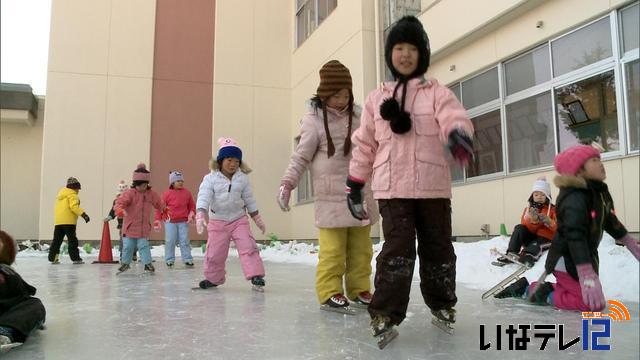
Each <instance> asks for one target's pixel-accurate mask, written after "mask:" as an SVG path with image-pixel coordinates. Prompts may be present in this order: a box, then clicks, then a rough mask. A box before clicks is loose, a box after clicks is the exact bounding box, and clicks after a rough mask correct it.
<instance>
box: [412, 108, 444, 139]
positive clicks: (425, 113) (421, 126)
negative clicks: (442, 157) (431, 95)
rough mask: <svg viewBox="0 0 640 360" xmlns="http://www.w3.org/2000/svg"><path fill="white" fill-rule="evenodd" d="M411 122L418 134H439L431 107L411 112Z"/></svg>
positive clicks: (438, 126) (438, 127)
mask: <svg viewBox="0 0 640 360" xmlns="http://www.w3.org/2000/svg"><path fill="white" fill-rule="evenodd" d="M418 111H420V112H418ZM413 124H414V127H415V129H416V134H418V135H421V136H438V135H439V134H440V125H439V124H438V123H437V122H436V119H435V117H434V115H433V111H432V110H431V109H426V108H425V109H422V110H416V113H415V114H413Z"/></svg>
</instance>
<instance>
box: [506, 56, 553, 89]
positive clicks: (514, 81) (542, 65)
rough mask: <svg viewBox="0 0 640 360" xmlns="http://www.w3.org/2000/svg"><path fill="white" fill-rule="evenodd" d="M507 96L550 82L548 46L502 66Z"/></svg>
mask: <svg viewBox="0 0 640 360" xmlns="http://www.w3.org/2000/svg"><path fill="white" fill-rule="evenodd" d="M504 74H505V86H506V88H507V95H512V94H515V93H517V92H518V91H522V90H525V89H528V88H530V87H532V86H535V85H540V84H542V83H545V82H547V81H549V80H551V67H550V66H549V46H547V45H545V46H542V47H540V48H538V49H536V50H533V51H532V52H530V53H527V54H525V55H523V56H521V57H519V58H517V59H515V60H512V61H509V62H507V63H506V64H505V65H504Z"/></svg>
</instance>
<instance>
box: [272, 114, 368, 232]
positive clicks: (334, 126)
mask: <svg viewBox="0 0 640 360" xmlns="http://www.w3.org/2000/svg"><path fill="white" fill-rule="evenodd" d="M354 112H355V114H354V115H353V116H352V124H351V131H352V133H353V131H355V129H357V128H358V126H359V125H360V118H359V117H360V108H359V107H357V106H354ZM327 120H328V124H329V133H330V134H331V139H332V140H333V145H334V147H335V153H334V154H333V156H332V157H330V158H328V157H327V150H328V143H327V136H326V133H325V131H324V120H323V118H322V109H317V110H316V109H315V108H314V107H313V105H312V104H311V103H310V102H308V103H307V113H306V114H305V115H304V117H303V118H302V126H301V129H300V143H299V144H298V147H297V148H296V150H295V152H294V153H293V155H291V160H290V162H289V167H288V168H287V170H286V172H285V174H284V177H283V178H282V181H287V182H289V183H290V184H291V185H292V186H293V187H297V185H298V181H299V180H300V177H301V176H302V174H303V173H304V172H305V170H306V169H307V168H309V169H310V171H311V177H312V180H313V192H314V205H315V223H316V226H317V227H319V228H339V227H352V226H365V225H368V224H373V223H375V222H376V221H378V217H379V215H378V205H377V204H376V201H375V200H374V199H373V194H372V193H371V189H370V187H369V186H367V187H365V201H366V204H367V213H368V215H369V220H365V221H360V220H357V219H355V218H354V217H353V216H351V213H350V212H349V208H348V207H347V195H346V193H345V181H346V179H347V175H348V174H347V172H348V169H349V160H350V159H351V154H349V155H347V156H344V139H345V138H346V136H347V131H348V129H347V125H348V123H349V116H348V112H347V110H345V111H342V112H340V111H337V110H333V109H331V108H328V109H327ZM351 150H352V151H353V145H352V146H351Z"/></svg>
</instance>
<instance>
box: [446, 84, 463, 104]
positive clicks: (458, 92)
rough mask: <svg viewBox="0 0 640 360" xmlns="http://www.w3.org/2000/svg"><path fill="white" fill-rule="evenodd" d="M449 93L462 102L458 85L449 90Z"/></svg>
mask: <svg viewBox="0 0 640 360" xmlns="http://www.w3.org/2000/svg"><path fill="white" fill-rule="evenodd" d="M449 90H451V92H453V94H454V95H455V96H456V98H458V101H460V102H462V98H461V97H460V84H456V85H454V86H452V87H450V88H449Z"/></svg>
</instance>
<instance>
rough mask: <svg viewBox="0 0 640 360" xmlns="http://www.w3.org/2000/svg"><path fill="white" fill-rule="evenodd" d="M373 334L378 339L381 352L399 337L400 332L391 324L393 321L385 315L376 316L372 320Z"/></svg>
mask: <svg viewBox="0 0 640 360" xmlns="http://www.w3.org/2000/svg"><path fill="white" fill-rule="evenodd" d="M371 333H372V334H373V336H374V337H375V338H376V342H377V344H378V348H379V349H380V350H382V349H384V348H385V346H387V345H388V344H389V343H390V342H391V341H392V340H393V339H395V338H396V337H397V336H398V330H396V329H395V327H394V325H393V324H391V319H390V318H389V317H388V316H384V315H376V316H375V317H374V318H373V319H371Z"/></svg>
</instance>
